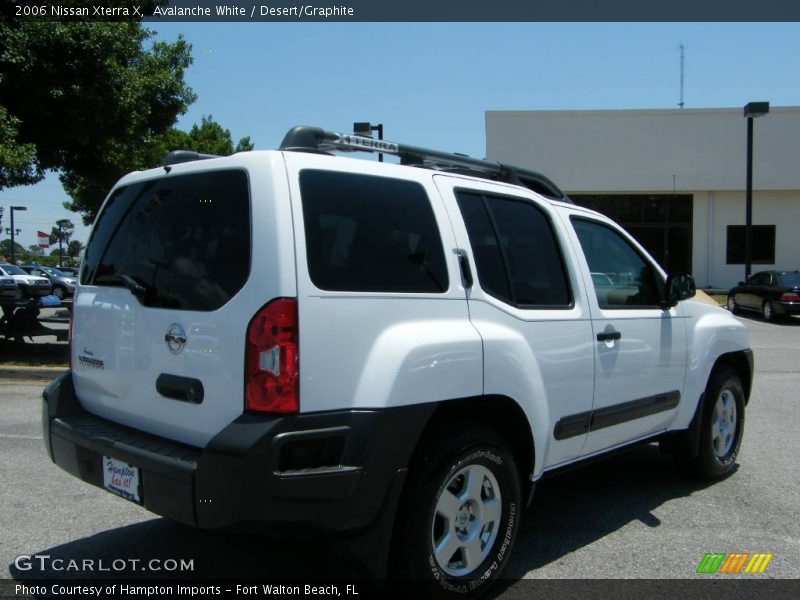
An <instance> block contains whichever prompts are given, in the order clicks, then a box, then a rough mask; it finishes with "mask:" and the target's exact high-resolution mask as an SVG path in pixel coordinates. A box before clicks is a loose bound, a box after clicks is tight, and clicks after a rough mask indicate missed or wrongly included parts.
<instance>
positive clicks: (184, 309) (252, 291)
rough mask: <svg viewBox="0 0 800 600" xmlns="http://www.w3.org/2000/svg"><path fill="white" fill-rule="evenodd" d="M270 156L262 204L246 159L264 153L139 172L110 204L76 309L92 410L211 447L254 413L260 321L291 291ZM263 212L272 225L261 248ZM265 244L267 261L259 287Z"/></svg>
mask: <svg viewBox="0 0 800 600" xmlns="http://www.w3.org/2000/svg"><path fill="white" fill-rule="evenodd" d="M252 154H256V153H252ZM258 154H260V155H261V158H262V161H263V159H265V158H266V161H263V162H262V163H261V164H260V167H261V169H260V174H259V175H257V176H256V177H255V179H256V180H258V181H261V182H262V184H261V188H262V189H264V190H265V193H264V194H262V196H265V197H263V198H261V200H262V202H261V204H260V207H259V208H258V210H256V211H255V212H254V211H253V207H251V200H250V188H251V185H252V184H253V181H252V179H253V178H254V177H253V176H252V175H251V174H252V173H253V170H252V169H246V168H244V167H243V165H242V163H244V164H245V165H246V164H248V163H250V166H252V163H253V162H254V161H255V160H256V157H255V156H254V157H249V158H245V159H240V160H239V161H238V162H237V163H231V161H230V160H229V159H222V160H208V161H200V162H198V163H196V164H191V165H176V166H175V167H174V168H171V169H170V170H169V171H168V170H167V169H164V170H162V169H159V170H157V171H156V170H154V171H150V172H147V173H145V174H143V175H142V176H138V175H137V176H133V177H128V178H126V179H124V180H123V182H122V185H120V186H119V187H117V188H116V189H115V190H114V191H113V192H112V193H111V194H110V196H109V198H108V199H107V200H106V202H105V204H104V205H103V208H102V210H101V212H100V214H99V216H98V219H97V221H96V222H95V225H94V229H93V231H92V235H91V238H90V240H89V243H88V245H87V250H86V255H85V258H84V265H83V269H82V271H81V279H80V286H79V289H78V293H77V296H76V299H75V302H74V309H73V310H74V314H73V330H72V348H71V361H72V369H73V376H74V381H75V390H76V393H77V395H78V398H79V399H80V401H81V404H82V405H83V406H84V408H86V409H87V410H88V411H89V412H91V413H94V414H97V415H100V416H102V417H105V418H107V419H110V420H113V421H115V422H118V423H122V424H125V425H128V426H131V427H134V428H136V429H140V430H143V431H147V432H150V433H153V434H156V435H160V436H163V437H167V438H169V439H173V440H178V441H181V442H184V443H188V444H192V445H195V446H201V447H202V446H204V445H205V444H206V443H207V442H208V440H210V439H211V438H212V437H213V436H214V435H216V434H217V433H218V432H219V431H220V430H221V429H222V428H224V427H225V426H226V425H227V424H229V423H230V422H231V421H232V420H234V419H235V418H236V417H237V416H239V415H240V414H241V413H242V412H243V374H244V350H245V332H246V329H247V324H248V321H249V320H250V318H251V317H252V315H253V314H254V313H255V311H257V310H258V308H260V307H261V306H263V304H264V303H265V302H266V301H267V300H268V299H269V298H270V297H274V296H277V295H280V293H281V292H283V293H284V294H286V293H287V290H286V289H285V288H286V286H285V285H284V286H281V283H280V282H281V279H280V276H279V275H280V274H279V273H278V271H279V270H280V269H278V268H277V266H276V265H277V264H278V262H279V260H280V252H279V245H278V241H279V240H278V239H277V238H278V235H277V234H275V231H274V229H275V227H276V225H275V224H276V223H277V222H279V221H280V218H279V217H280V215H278V214H276V207H275V206H274V205H275V203H274V202H271V201H270V200H271V199H272V198H271V197H272V196H274V194H275V190H274V189H272V188H271V184H270V183H269V177H268V174H269V173H270V172H273V170H272V169H270V168H269V167H270V165H269V163H270V157H269V154H273V153H258ZM272 160H273V161H274V160H275V157H274V156H273V157H272ZM200 163H202V164H200ZM264 163H266V164H264ZM226 165H228V166H227V167H226ZM230 165H233V166H230ZM154 175H158V176H157V177H155V178H153V176H154ZM148 177H149V178H148ZM126 182H129V183H126ZM264 182H266V185H265V184H264ZM287 210H288V208H287ZM277 212H280V211H277ZM253 215H255V216H258V217H259V218H260V219H261V220H262V221H266V222H267V223H269V225H268V226H266V228H265V231H263V232H262V233H263V234H264V235H263V236H262V237H263V239H261V240H260V241H259V243H258V244H257V245H256V247H255V248H254V247H253V239H252V238H253V237H254V236H253V235H252V233H251V224H252V222H253ZM290 231H291V230H290ZM270 234H273V235H270ZM289 244H291V242H289ZM283 246H284V247H285V246H286V244H283ZM256 252H258V253H259V254H260V255H262V256H263V255H265V254H267V258H265V259H264V260H261V261H259V274H260V275H259V277H258V278H257V279H258V282H257V283H254V284H250V283H248V282H249V280H250V279H251V272H252V270H253V268H252V267H251V258H252V256H253V254H254V253H256ZM291 266H292V269H293V267H294V265H293V263H292V265H291ZM283 280H284V281H285V280H286V279H285V277H284V279H283ZM282 288H283V289H282ZM288 291H289V292H290V293H291V292H293V290H288Z"/></svg>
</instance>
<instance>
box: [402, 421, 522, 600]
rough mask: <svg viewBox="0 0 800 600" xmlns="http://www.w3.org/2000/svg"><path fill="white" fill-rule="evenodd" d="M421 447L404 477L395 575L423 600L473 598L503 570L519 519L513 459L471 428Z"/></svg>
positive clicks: (492, 435)
mask: <svg viewBox="0 0 800 600" xmlns="http://www.w3.org/2000/svg"><path fill="white" fill-rule="evenodd" d="M426 447H427V450H426V451H423V452H421V454H420V456H419V457H418V458H417V459H416V460H415V462H414V464H413V465H412V470H411V472H410V479H409V482H408V491H407V496H406V498H407V502H406V504H405V510H404V514H403V515H402V517H401V519H402V523H401V525H402V529H401V530H400V535H401V540H400V545H401V560H402V565H401V566H400V570H401V571H403V573H402V574H403V575H404V576H405V577H406V578H408V579H409V580H410V581H412V582H413V583H414V584H415V585H416V586H417V587H420V588H422V590H421V591H423V592H424V593H425V594H426V596H428V597H431V596H433V597H440V598H446V597H458V598H477V597H478V596H480V595H482V594H483V593H485V592H486V591H487V590H488V588H489V587H490V584H491V582H492V581H494V580H495V579H497V577H498V576H499V575H500V573H501V572H502V570H503V568H504V567H505V564H506V563H507V562H508V557H509V556H510V554H511V547H512V546H513V544H514V539H515V537H516V533H517V530H518V527H519V521H520V518H521V516H522V514H521V511H522V505H521V491H520V479H519V472H518V471H517V467H516V463H515V461H514V457H513V455H512V453H511V451H510V450H509V449H508V447H507V446H506V443H505V441H504V440H503V438H501V437H500V436H499V435H498V434H497V433H496V432H495V431H494V430H492V429H489V428H486V427H483V426H475V425H472V426H465V427H464V428H463V429H461V430H460V431H457V432H454V433H451V434H450V435H448V436H447V437H446V438H445V439H444V440H442V439H441V438H438V439H437V442H436V443H435V444H433V443H431V444H428V445H427V446H426Z"/></svg>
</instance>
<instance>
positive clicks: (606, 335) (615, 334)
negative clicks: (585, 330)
mask: <svg viewBox="0 0 800 600" xmlns="http://www.w3.org/2000/svg"><path fill="white" fill-rule="evenodd" d="M620 338H622V334H621V333H620V332H619V331H603V332H601V333H598V334H597V341H598V342H613V341H615V340H618V339H620Z"/></svg>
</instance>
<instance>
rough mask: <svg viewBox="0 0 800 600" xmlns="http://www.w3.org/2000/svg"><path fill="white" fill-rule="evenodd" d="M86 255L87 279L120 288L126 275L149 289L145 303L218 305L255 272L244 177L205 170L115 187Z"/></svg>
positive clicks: (205, 308)
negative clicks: (250, 273)
mask: <svg viewBox="0 0 800 600" xmlns="http://www.w3.org/2000/svg"><path fill="white" fill-rule="evenodd" d="M84 260H85V268H84V269H83V272H82V275H81V283H83V284H90V285H91V284H96V285H115V286H120V285H122V284H121V283H120V279H123V277H119V276H124V277H127V278H130V279H132V280H133V281H135V282H136V283H137V284H139V285H140V286H142V287H143V288H144V291H143V292H142V293H140V294H139V296H138V297H139V299H140V301H141V302H142V304H144V305H145V306H152V307H161V308H173V309H179V310H200V311H210V310H216V309H217V308H219V307H221V306H222V305H224V304H225V303H226V302H228V300H230V299H231V297H232V296H233V295H234V294H236V293H237V292H238V291H239V290H240V289H242V287H243V286H244V284H245V282H246V281H247V277H248V274H249V271H250V197H249V192H248V182H247V175H246V174H245V173H244V171H241V170H232V171H207V172H204V173H194V174H188V175H176V176H173V177H164V178H161V179H156V180H152V181H146V182H142V183H135V184H132V185H129V186H125V187H122V188H119V189H117V190H115V191H114V193H113V194H112V196H111V197H110V198H109V200H108V202H107V203H106V205H105V208H104V209H103V212H102V213H101V214H100V217H99V218H98V220H97V223H96V224H95V226H94V230H93V231H92V236H91V238H90V239H89V243H88V246H87V249H86V257H85V259H84ZM113 276H118V277H113Z"/></svg>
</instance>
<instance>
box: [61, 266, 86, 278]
mask: <svg viewBox="0 0 800 600" xmlns="http://www.w3.org/2000/svg"><path fill="white" fill-rule="evenodd" d="M58 270H59V271H61V272H63V273H66V274H67V275H70V276H72V277H76V278H77V277H78V275H79V274H80V272H81V268H80V267H58Z"/></svg>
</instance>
